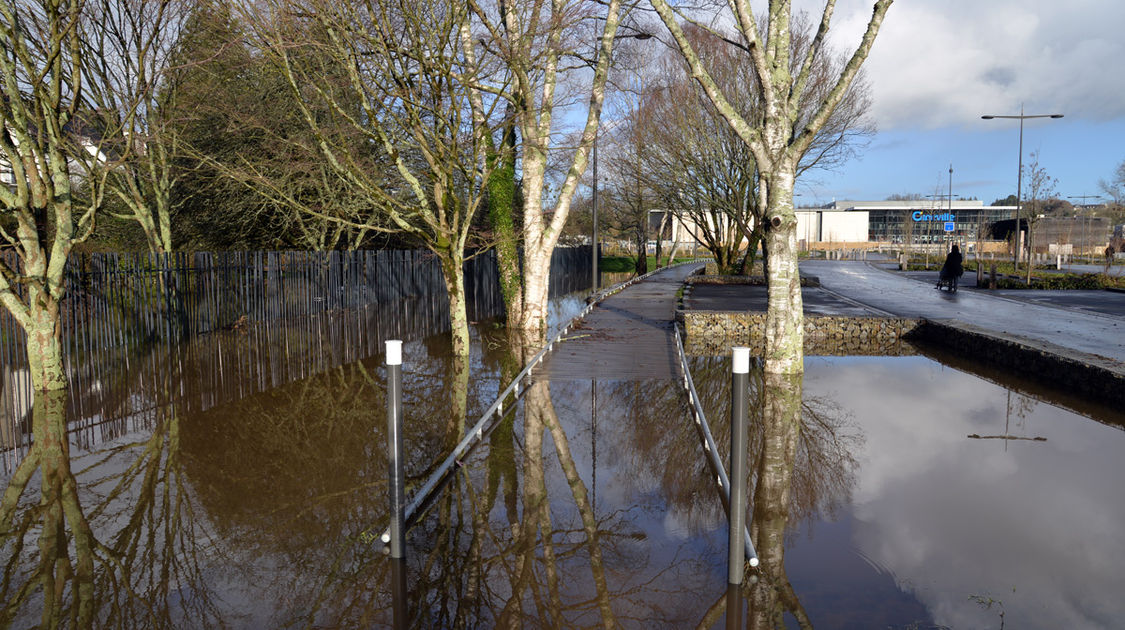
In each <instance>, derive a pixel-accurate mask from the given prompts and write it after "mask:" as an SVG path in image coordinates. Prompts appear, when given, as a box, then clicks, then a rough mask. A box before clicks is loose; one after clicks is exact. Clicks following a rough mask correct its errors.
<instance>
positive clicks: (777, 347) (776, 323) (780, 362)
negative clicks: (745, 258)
mask: <svg viewBox="0 0 1125 630" xmlns="http://www.w3.org/2000/svg"><path fill="white" fill-rule="evenodd" d="M793 180H794V173H793V171H792V170H786V169H781V172H777V173H775V174H774V175H773V176H771V177H769V178H768V180H767V181H768V190H769V197H770V199H769V201H770V206H769V215H768V218H769V223H768V226H767V227H766V236H765V238H766V243H767V251H769V255H770V264H769V265H768V268H767V274H768V275H767V276H766V283H767V286H768V300H767V304H768V306H767V310H766V351H765V357H764V359H765V363H766V372H768V373H775V374H796V373H801V372H804V358H805V354H804V338H805V331H804V302H803V300H802V297H801V274H800V270H799V269H798V266H797V254H798V251H797V215H796V212H794V210H793Z"/></svg>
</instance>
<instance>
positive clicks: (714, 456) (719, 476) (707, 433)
mask: <svg viewBox="0 0 1125 630" xmlns="http://www.w3.org/2000/svg"><path fill="white" fill-rule="evenodd" d="M675 338H676V355H677V356H678V357H679V359H680V370H681V371H682V372H683V384H684V389H685V390H687V394H688V399H689V401H690V402H691V412H692V413H691V415H692V420H694V421H695V426H696V427H697V428H698V429H699V432H700V433H701V434H702V435H703V450H704V451H705V452H706V453H707V457H708V459H709V460H710V461H711V466H712V467H713V468H714V470H715V477H716V481H717V482H718V485H719V489H720V490H721V493H720V495H719V498H721V499H723V503H724V506H723V507H725V508H726V509H727V516H728V518H729V517H730V477H728V476H727V471H726V468H724V467H723V462H722V460H721V459H720V458H719V449H718V446H716V445H715V438H714V437H712V436H711V429H710V427H709V426H708V423H707V415H706V414H705V413H703V405H702V403H701V402H700V399H699V393H698V392H697V391H696V389H695V381H694V380H693V379H692V378H691V370H689V369H688V364H687V353H686V352H685V351H684V344H683V338H682V337H681V336H680V326H679V324H677V325H676V326H675ZM742 535H743V544H744V545H745V548H746V559H747V560H750V561H751V563H750V564H751V566H755V565H757V560H758V552H757V551H755V550H754V543H753V542H752V541H751V540H750V530H749V529H744V530H743V532H742Z"/></svg>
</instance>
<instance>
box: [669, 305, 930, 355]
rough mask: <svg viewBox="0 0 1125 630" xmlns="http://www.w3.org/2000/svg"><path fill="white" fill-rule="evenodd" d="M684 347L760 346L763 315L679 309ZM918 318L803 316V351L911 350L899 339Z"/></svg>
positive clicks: (712, 350)
mask: <svg viewBox="0 0 1125 630" xmlns="http://www.w3.org/2000/svg"><path fill="white" fill-rule="evenodd" d="M676 318H677V320H678V321H680V322H682V323H683V326H684V337H685V350H687V351H688V352H689V353H690V354H700V355H703V354H726V353H727V352H729V350H730V347H731V346H733V345H740V346H749V347H750V348H751V351H752V352H759V353H760V352H761V351H762V350H763V349H764V348H765V327H766V314H765V313H762V312H750V311H678V312H677V314H676ZM920 323H921V320H917V319H909V318H891V317H847V316H838V315H806V316H805V353H806V354H809V355H829V356H850V355H891V356H899V355H903V354H914V353H915V352H914V350H913V348H911V347H910V345H909V344H907V343H904V342H903V337H904V336H905V335H907V334H908V333H910V332H911V331H913V330H914V329H915V328H917V327H918V325H919V324H920Z"/></svg>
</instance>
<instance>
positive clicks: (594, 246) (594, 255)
mask: <svg viewBox="0 0 1125 630" xmlns="http://www.w3.org/2000/svg"><path fill="white" fill-rule="evenodd" d="M597 33H598V30H597V23H596V22H595V24H594V34H595V35H596V34H597ZM651 38H652V33H644V32H640V33H626V34H624V35H614V36H613V39H614V40H618V39H637V40H646V39H651ZM598 41H601V40H600V38H599V40H598ZM601 128H602V126H601V121H600V120H599V121H598V128H597V129H595V130H594V199H593V201H594V210H593V216H592V217H591V219H592V223H593V226H592V227H591V232H592V236H591V237H590V249H591V253H590V268H591V270H592V272H591V276H592V280H593V282H592V284H591V286H592V287H593V289H592V290H591V292H592V293H597V292H598V280H599V278H598V132H600V131H601ZM646 254H647V252H646Z"/></svg>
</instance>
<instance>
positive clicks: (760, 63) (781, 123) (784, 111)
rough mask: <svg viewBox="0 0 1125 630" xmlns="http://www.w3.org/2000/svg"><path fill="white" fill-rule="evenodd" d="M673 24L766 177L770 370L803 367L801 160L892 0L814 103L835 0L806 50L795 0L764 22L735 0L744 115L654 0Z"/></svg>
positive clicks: (761, 191) (778, 4) (674, 19)
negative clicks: (749, 99) (797, 201)
mask: <svg viewBox="0 0 1125 630" xmlns="http://www.w3.org/2000/svg"><path fill="white" fill-rule="evenodd" d="M651 2H652V5H653V7H654V8H655V9H656V12H657V14H659V15H660V18H661V20H662V21H663V22H664V24H665V26H667V27H668V29H669V31H671V33H672V37H673V38H674V39H675V41H676V44H677V47H678V48H679V50H680V52H681V54H682V55H683V57H684V60H685V61H686V62H687V64H688V67H689V68H690V70H691V76H692V77H693V78H694V79H695V80H696V81H697V82H698V83H699V84H700V86H701V87H702V88H703V90H704V92H705V93H706V94H707V97H708V99H710V101H711V102H712V103H713V104H714V106H715V108H716V109H717V110H718V112H719V114H720V115H721V116H722V117H723V119H724V120H726V121H727V123H728V124H729V125H730V127H731V129H733V130H734V131H735V132H736V133H737V134H738V136H739V138H741V139H742V141H743V142H744V143H746V145H747V147H749V149H750V151H751V153H752V154H753V155H754V159H755V161H756V163H757V168H758V172H759V175H760V177H761V182H760V185H759V187H758V198H759V199H758V204H759V205H760V206H761V207H762V208H764V217H765V218H766V219H767V221H766V224H767V227H766V237H765V241H766V244H767V250H768V252H769V264H768V282H769V302H768V310H767V316H766V339H767V345H766V351H765V355H766V356H765V361H766V370H767V372H772V373H792V374H799V373H802V372H803V370H804V367H803V361H804V351H803V348H802V344H803V341H804V331H803V312H802V310H803V307H802V302H801V287H800V278H799V274H798V270H797V217H796V213H795V212H794V208H793V185H794V182H795V180H796V176H797V170H798V165H799V164H800V161H801V159H802V157H803V156H805V154H806V153H808V152H809V151H810V150H811V148H812V145H813V142H814V140H815V138H816V136H817V133H818V132H819V131H820V130H821V129H823V128H824V127H825V125H826V124H827V123H828V119H829V117H830V116H831V114H832V112H833V111H834V110H835V109H836V107H837V106H839V104H840V103H841V102H842V101H843V100H844V99H845V97H846V95H847V90H848V86H849V85H850V84H851V83H852V81H853V80H854V79H855V77H856V75H857V74H858V73H859V70H860V66H861V65H862V64H863V62H864V61H865V60H866V58H867V55H868V53H869V52H870V50H871V46H872V45H873V44H874V42H875V36H876V34H877V33H878V32H879V28H880V26H881V25H882V22H883V18H884V16H885V15H886V12H887V9H888V8H890V5H891V3H892V2H893V0H876V2H875V4H874V10H873V12H872V15H871V18H870V20H869V21H868V24H867V29H866V32H865V33H864V35H863V38H862V40H861V41H860V43H859V45H858V46H857V47H856V49H855V51H854V52H853V53H852V54H851V56H850V58H849V59H848V61H847V62H846V63H844V64H843V67H842V68H840V69H839V71H838V72H834V73H833V76H832V77H828V78H827V81H826V86H827V87H826V89H825V91H824V96H823V98H821V99H819V100H818V101H817V102H816V105H815V106H814V107H812V108H803V107H802V103H803V102H804V101H803V99H804V97H805V94H806V91H807V90H808V89H809V86H810V85H812V84H813V82H812V76H813V73H814V68H815V67H816V60H817V59H818V58H819V57H821V56H823V55H827V54H829V52H828V50H827V49H826V47H825V39H826V37H827V34H828V30H829V24H830V22H831V19H832V15H833V12H834V9H835V5H836V3H835V0H827V2H825V5H824V11H823V13H822V14H821V18H820V22H819V25H818V27H817V30H816V35H815V36H814V37H813V39H812V41H811V42H810V44H809V46H808V48H807V50H806V51H805V52H804V54H803V55H795V54H794V51H793V48H792V45H791V44H792V41H793V31H792V29H791V26H792V19H791V18H792V11H791V6H790V4H791V3H790V2H789V1H787V0H778V1H775V2H771V3H770V5H769V12H768V15H767V16H766V22H765V24H764V26H760V25H759V24H758V21H757V18H756V17H755V14H754V12H753V10H752V9H751V6H750V2H749V0H734V1H732V2H731V3H730V4H729V6H730V9H731V13H730V14H729V16H725V17H727V18H729V19H730V20H731V21H732V23H733V24H735V25H736V27H737V30H738V34H737V37H735V38H728V39H727V41H728V42H729V43H730V45H731V46H734V47H735V48H737V49H738V50H740V51H741V52H742V54H743V55H744V56H745V59H746V63H747V64H749V65H750V67H751V68H752V69H753V74H754V78H755V84H754V86H753V89H754V91H755V93H756V96H757V97H758V99H760V103H761V104H760V110H759V111H761V112H762V115H761V116H760V117H758V118H756V119H747V118H746V117H745V116H744V115H743V114H742V113H741V112H740V111H739V110H738V107H737V106H736V105H735V104H734V103H733V101H732V97H733V95H731V94H729V93H728V92H727V91H726V90H724V89H723V87H722V85H721V84H720V83H718V82H717V81H716V80H715V78H714V77H713V76H712V73H711V70H710V68H709V67H708V65H707V63H706V61H705V60H704V59H703V58H702V57H701V56H700V55H699V53H698V52H697V51H696V48H695V46H693V44H692V42H691V40H690V39H689V38H688V37H687V35H686V34H685V28H684V27H683V25H682V24H681V20H682V19H683V16H682V15H681V14H680V13H678V12H677V10H676V9H673V8H672V6H671V5H670V4H669V3H668V1H667V0H651Z"/></svg>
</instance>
